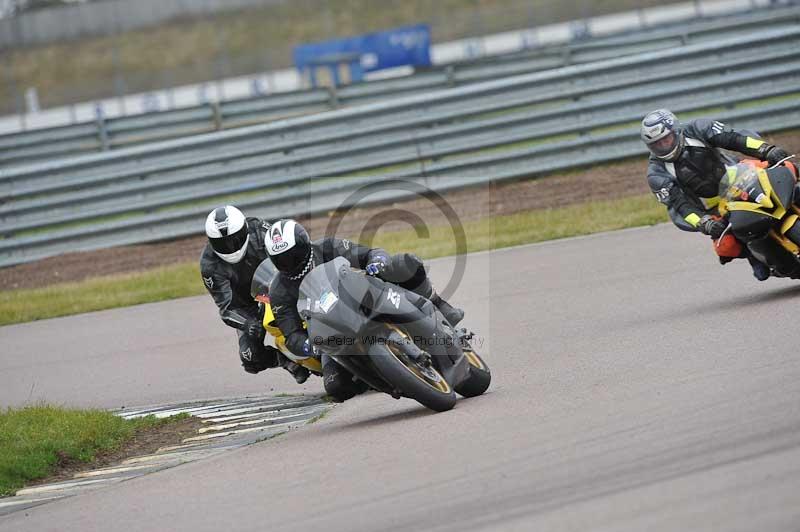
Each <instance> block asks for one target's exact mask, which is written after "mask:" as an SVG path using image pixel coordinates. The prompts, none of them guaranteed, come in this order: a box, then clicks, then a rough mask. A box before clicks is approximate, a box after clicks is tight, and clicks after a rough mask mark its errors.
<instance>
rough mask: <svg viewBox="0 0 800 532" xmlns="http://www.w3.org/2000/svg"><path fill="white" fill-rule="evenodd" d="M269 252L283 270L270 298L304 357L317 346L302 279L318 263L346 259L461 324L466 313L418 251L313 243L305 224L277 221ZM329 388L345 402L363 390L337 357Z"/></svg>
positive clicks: (325, 368)
mask: <svg viewBox="0 0 800 532" xmlns="http://www.w3.org/2000/svg"><path fill="white" fill-rule="evenodd" d="M266 246H267V252H268V253H269V256H270V259H271V260H272V262H273V264H274V265H275V267H276V268H277V270H278V272H279V273H278V275H276V276H275V278H274V279H273V281H272V285H271V286H270V300H271V304H272V310H273V312H274V314H275V321H276V323H277V325H278V327H279V328H280V330H281V331H282V332H283V334H284V336H285V338H286V346H287V347H288V348H289V349H290V350H291V351H292V352H293V353H295V354H296V355H298V356H306V357H307V356H313V355H314V348H313V346H312V344H311V341H310V340H309V337H308V333H307V331H306V330H305V328H304V327H303V320H302V318H301V317H300V314H299V313H298V311H297V300H298V297H299V289H300V283H301V282H302V280H303V278H304V277H305V276H306V274H308V272H310V271H311V270H312V269H314V268H315V267H316V266H318V265H320V264H323V263H326V262H329V261H331V260H333V259H334V258H336V257H343V258H345V259H347V260H348V261H349V262H350V265H351V266H352V267H353V268H358V269H361V270H364V271H365V272H366V273H367V274H368V275H372V276H377V277H379V278H381V279H383V280H385V281H388V282H392V283H395V284H398V285H399V286H401V287H403V288H406V289H408V290H411V291H413V292H415V293H417V294H419V295H421V296H423V297H426V298H428V299H430V300H431V302H433V304H434V305H435V306H436V307H437V308H438V309H439V310H440V311H441V312H442V314H443V315H444V317H445V319H447V320H448V322H449V323H450V324H451V325H453V326H455V325H456V324H457V323H459V322H460V321H461V320H462V319H463V318H464V312H463V311H462V310H460V309H456V308H454V307H452V306H451V305H450V304H449V303H447V302H446V301H444V300H443V299H442V298H441V297H440V296H439V295H438V294H437V293H436V292H435V291H434V289H433V286H432V285H431V281H430V279H429V278H428V275H427V273H426V271H425V267H424V265H423V263H422V261H421V260H420V259H419V258H418V257H417V256H415V255H412V254H409V253H401V254H398V255H389V254H388V253H387V252H386V251H384V250H382V249H378V248H375V249H370V248H368V247H366V246H362V245H360V244H357V243H355V242H351V241H350V240H340V239H337V238H323V239H320V240H316V241H314V242H312V241H311V238H310V237H309V235H308V232H307V231H306V230H305V228H304V227H303V226H302V225H300V224H299V223H297V222H296V221H294V220H280V221H278V222H275V223H274V224H273V225H272V226H271V227H270V228H269V231H268V233H267V241H266ZM322 374H323V383H324V385H325V390H326V391H327V392H328V394H329V395H330V396H331V397H333V398H334V399H335V400H339V401H344V400H346V399H349V398H350V397H353V396H354V395H355V394H357V393H359V391H363V390H359V389H358V385H357V384H356V383H354V382H353V380H352V375H350V374H349V372H347V371H346V370H345V369H344V368H341V367H339V366H338V364H336V363H335V362H334V361H333V360H331V359H329V358H328V357H323V360H322Z"/></svg>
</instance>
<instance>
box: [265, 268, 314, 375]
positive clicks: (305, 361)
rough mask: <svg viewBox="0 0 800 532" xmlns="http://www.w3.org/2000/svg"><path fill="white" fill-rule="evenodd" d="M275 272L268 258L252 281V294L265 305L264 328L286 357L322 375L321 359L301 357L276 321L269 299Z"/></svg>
mask: <svg viewBox="0 0 800 532" xmlns="http://www.w3.org/2000/svg"><path fill="white" fill-rule="evenodd" d="M275 274H276V270H275V266H274V265H273V264H272V261H271V260H269V259H266V260H264V261H263V262H262V263H261V264H259V266H258V268H257V269H256V271H255V273H254V274H253V280H252V282H251V283H250V295H251V296H252V297H253V299H255V300H256V301H258V302H259V303H261V305H263V307H264V322H263V323H264V329H265V330H266V331H267V333H268V334H269V335H270V336H272V337H273V338H274V339H275V348H276V349H278V351H280V352H281V353H283V355H284V356H285V357H286V358H288V359H289V360H291V361H292V362H294V363H296V364H299V365H301V366H303V367H304V368H306V369H308V370H309V371H310V372H311V373H313V374H314V375H317V376H322V364H321V363H320V361H319V360H317V359H315V358H312V357H299V356H297V355H295V354H294V353H292V352H291V351H290V350H289V348H288V347H286V338H285V337H284V336H283V333H282V332H281V330H280V328H278V325H277V324H276V323H275V315H274V314H273V313H272V305H270V301H269V285H270V283H272V279H273V277H275Z"/></svg>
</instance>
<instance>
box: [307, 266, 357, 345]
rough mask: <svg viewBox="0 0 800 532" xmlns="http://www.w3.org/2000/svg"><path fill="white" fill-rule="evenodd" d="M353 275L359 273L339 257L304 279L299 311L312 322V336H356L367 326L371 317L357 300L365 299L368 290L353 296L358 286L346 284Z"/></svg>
mask: <svg viewBox="0 0 800 532" xmlns="http://www.w3.org/2000/svg"><path fill="white" fill-rule="evenodd" d="M351 275H358V274H357V273H356V272H353V271H352V270H351V269H350V263H349V262H348V261H347V260H346V259H344V258H342V257H337V258H335V259H334V260H332V261H330V262H326V263H324V264H321V265H320V266H317V267H316V268H314V269H313V270H311V272H309V273H308V275H306V277H305V278H304V279H303V282H302V284H301V285H300V296H299V298H298V300H297V311H298V312H299V313H300V316H301V317H302V318H303V319H304V320H306V321H307V322H308V323H309V334H310V335H314V333H315V330H322V331H325V332H326V333H330V332H332V331H335V333H336V335H337V336H342V335H347V336H352V337H355V336H358V334H359V333H360V332H361V330H362V329H363V328H364V327H365V326H366V325H367V323H368V318H367V317H366V316H365V315H364V314H363V313H361V312H360V311H359V306H360V304H359V302H358V301H357V300H356V298H357V297H359V296H360V297H361V298H362V299H363V298H364V297H365V294H366V293H367V291H368V290H366V289H361V288H358V289H357V290H356V292H357V293H355V294H354V293H352V292H353V286H354V285H355V283H351V282H347V281H344V280H345V279H347V278H348V277H349V276H351ZM343 281H344V282H343ZM348 289H349V290H348ZM359 292H361V293H359ZM315 322H316V323H315ZM317 323H318V324H322V325H317ZM326 336H327V335H326Z"/></svg>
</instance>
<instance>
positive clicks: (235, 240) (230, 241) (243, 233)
mask: <svg viewBox="0 0 800 532" xmlns="http://www.w3.org/2000/svg"><path fill="white" fill-rule="evenodd" d="M246 240H247V225H246V224H245V225H243V226H242V228H241V229H239V230H238V231H236V232H235V233H233V234H230V235H227V236H223V237H219V238H209V239H208V241H209V242H210V243H211V248H212V249H213V250H214V251H216V252H217V253H219V254H221V255H230V254H231V253H236V252H237V251H239V250H240V249H242V247H243V246H244V243H245V241H246Z"/></svg>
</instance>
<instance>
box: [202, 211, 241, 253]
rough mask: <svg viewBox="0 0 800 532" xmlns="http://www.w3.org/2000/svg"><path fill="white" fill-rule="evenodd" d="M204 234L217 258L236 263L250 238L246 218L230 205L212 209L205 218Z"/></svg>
mask: <svg viewBox="0 0 800 532" xmlns="http://www.w3.org/2000/svg"><path fill="white" fill-rule="evenodd" d="M206 236H207V237H208V242H209V244H211V249H213V250H214V253H216V254H217V256H219V258H221V259H222V260H224V261H225V262H229V263H231V264H236V263H237V262H239V261H241V260H242V257H244V255H245V253H246V252H247V243H248V242H249V240H250V235H248V234H247V219H245V217H244V214H242V211H240V210H239V209H237V208H236V207H232V206H230V205H226V206H225V207H219V208H217V209H214V210H213V211H211V212H210V213H209V214H208V217H207V218H206Z"/></svg>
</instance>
